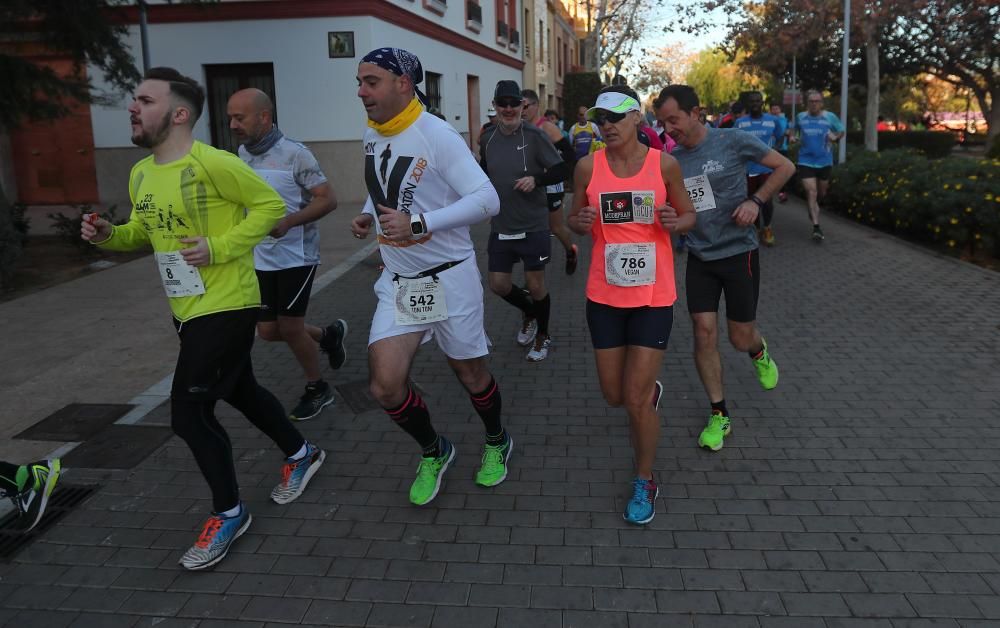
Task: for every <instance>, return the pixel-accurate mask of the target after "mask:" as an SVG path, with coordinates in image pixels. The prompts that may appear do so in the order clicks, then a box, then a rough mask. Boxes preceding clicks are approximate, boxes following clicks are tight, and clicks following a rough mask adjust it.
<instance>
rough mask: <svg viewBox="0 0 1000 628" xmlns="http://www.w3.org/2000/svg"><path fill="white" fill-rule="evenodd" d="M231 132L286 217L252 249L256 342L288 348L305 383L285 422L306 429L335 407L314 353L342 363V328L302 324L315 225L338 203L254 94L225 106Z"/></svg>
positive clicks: (307, 155) (263, 98)
mask: <svg viewBox="0 0 1000 628" xmlns="http://www.w3.org/2000/svg"><path fill="white" fill-rule="evenodd" d="M226 114H227V115H228V116H229V130H230V131H232V133H233V135H234V136H235V137H236V139H237V141H238V142H239V143H240V148H239V155H240V159H242V160H243V161H245V162H246V163H247V165H249V166H250V167H251V168H253V169H254V171H255V172H256V173H257V174H259V175H260V176H261V177H262V178H263V179H264V180H265V181H267V182H268V183H269V184H270V185H271V187H273V188H274V190H275V191H276V192H277V193H278V194H280V195H281V199H282V200H283V201H285V217H284V218H282V219H281V220H279V221H278V224H276V225H275V226H274V228H273V229H271V232H270V233H269V234H268V236H267V237H266V238H264V239H263V240H262V241H261V243H260V244H258V245H257V246H256V248H254V252H253V253H254V267H255V268H256V270H257V280H258V281H259V282H260V299H261V303H260V318H259V319H258V321H257V335H258V336H260V337H261V338H262V339H263V340H267V341H272V342H274V341H282V342H284V343H286V344H287V345H288V347H289V348H290V349H291V350H292V353H293V354H294V355H295V359H296V360H297V361H298V363H299V365H300V366H301V367H302V370H303V371H304V374H305V378H306V386H305V392H304V393H303V395H302V398H301V399H300V400H299V403H298V404H297V405H296V406H295V408H293V409H292V412H291V414H290V415H289V417H290V418H291V419H292V420H294V421H305V420H306V419H312V418H314V417H316V416H319V413H320V412H322V411H323V408H325V407H327V406H329V405H331V404H333V403H334V402H335V398H334V395H333V387H332V386H330V384H329V383H327V382H326V381H324V380H323V376H322V374H321V373H320V369H319V352H320V349H322V350H323V351H325V352H326V353H327V354H328V357H329V362H330V367H331V368H333V369H339V368H340V367H341V366H343V364H344V361H345V360H346V359H347V354H346V353H345V351H344V338H345V337H346V335H347V322H346V321H345V320H343V319H338V320H336V321H334V322H333V323H332V324H331V325H328V326H327V327H325V328H320V327H316V326H315V325H307V324H306V323H305V315H306V308H308V306H309V293H310V290H311V288H312V282H313V279H314V278H315V275H316V268H317V267H318V266H319V228H318V225H317V221H319V219H321V218H322V217H323V216H326V215H327V214H329V213H330V212H332V211H333V210H334V209H336V208H337V198H336V196H335V195H334V193H333V188H332V187H331V186H330V184H329V182H327V179H326V175H324V174H323V171H322V170H320V167H319V163H318V162H317V161H316V157H314V156H313V154H312V153H311V152H310V151H309V149H308V148H306V147H305V146H304V145H303V144H300V143H299V142H296V141H294V140H291V139H289V138H287V137H285V135H284V134H283V133H282V132H281V131H280V130H279V129H278V127H277V126H276V125H275V124H274V103H272V102H271V98H270V97H269V96H268V95H267V94H265V93H264V92H262V91H260V90H259V89H255V88H249V89H242V90H240V91H238V92H236V93H235V94H233V95H232V96H230V97H229V103H228V104H227V105H226Z"/></svg>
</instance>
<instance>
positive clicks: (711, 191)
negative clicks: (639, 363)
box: [656, 85, 795, 451]
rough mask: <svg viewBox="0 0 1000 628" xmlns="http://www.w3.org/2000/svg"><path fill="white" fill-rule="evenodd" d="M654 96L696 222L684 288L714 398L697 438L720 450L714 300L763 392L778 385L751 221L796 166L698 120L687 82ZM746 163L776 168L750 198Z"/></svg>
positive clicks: (724, 413) (698, 355) (725, 417)
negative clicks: (763, 331)
mask: <svg viewBox="0 0 1000 628" xmlns="http://www.w3.org/2000/svg"><path fill="white" fill-rule="evenodd" d="M657 102H658V103H659V105H658V106H657V108H656V117H657V119H659V121H660V122H661V123H662V124H663V126H664V128H665V129H666V131H667V134H668V135H670V137H672V138H673V139H674V141H676V142H677V147H676V148H674V150H673V152H672V153H671V155H673V156H674V157H675V158H676V159H677V161H679V162H680V164H681V171H682V173H683V176H684V187H685V188H687V192H688V195H689V196H690V197H691V201H692V203H693V204H694V208H695V213H696V216H697V223H696V226H695V228H694V229H693V230H691V231H689V232H688V234H687V245H688V251H689V254H688V262H687V276H686V290H687V301H688V311H689V312H690V314H691V320H692V323H693V325H694V336H695V352H694V355H695V364H696V365H697V367H698V375H699V376H700V377H701V383H702V384H703V385H704V387H705V392H706V393H708V396H709V402H710V403H711V414H710V415H709V419H708V425H707V426H706V427H705V429H704V430H703V431H702V433H701V436H700V437H699V439H698V444H699V446H701V447H706V448H708V449H711V450H712V451H718V450H720V449H722V445H723V439H724V438H725V437H726V436H728V435H729V433H730V432H731V431H732V427H731V424H730V419H729V412H728V410H727V409H726V402H725V395H724V391H723V386H722V357H721V355H720V354H719V348H718V343H719V339H718V333H719V332H718V316H719V314H718V312H719V298H720V297H721V296H722V294H723V292H724V293H725V295H726V318H727V319H728V331H729V341H730V342H731V343H732V345H733V346H734V347H735V348H736V349H737V350H739V351H746V352H747V353H748V354H749V355H750V358H751V359H752V360H753V364H754V367H755V368H756V370H757V379H758V380H759V381H760V384H761V386H762V387H763V388H764V389H765V390H770V389H772V388H774V387H775V386H777V385H778V367H777V365H776V364H775V363H774V360H772V359H771V356H770V355H769V354H768V351H767V343H766V342H764V338H763V337H762V336H761V335H760V332H759V331H758V330H757V325H756V323H755V320H756V317H757V297H758V294H759V290H760V261H759V258H758V250H757V249H758V246H759V245H758V241H757V230H756V229H755V228H754V222H755V221H756V220H757V214H758V213H759V212H760V209H761V208H762V207H763V206H764V203H765V202H766V201H768V200H769V199H770V198H771V196H772V195H773V194H774V193H775V192H777V191H778V190H779V189H780V188H781V186H782V185H784V183H785V181H787V180H788V178H789V177H791V176H792V173H793V172H795V166H793V165H792V162H790V161H788V160H787V159H785V158H784V157H782V156H781V155H779V154H778V152H777V151H775V150H774V149H772V148H768V147H767V145H766V144H764V143H763V142H761V141H760V140H758V139H757V138H755V137H754V136H752V135H750V134H749V133H746V132H744V131H741V130H739V129H711V128H708V127H706V126H704V125H703V124H701V123H700V122H699V119H698V116H699V113H700V111H699V109H700V107H699V106H698V96H697V94H695V91H694V89H692V88H691V87H689V86H687V85H670V86H668V87H665V88H664V89H663V91H661V92H660V97H659V99H658V101H657ZM751 162H755V163H759V164H761V165H764V166H766V167H768V168H770V169H772V170H773V171H774V173H773V174H772V175H771V176H770V177H769V178H768V180H767V182H766V183H764V184H762V185H761V186H760V188H759V189H758V190H757V192H756V193H755V194H753V195H750V196H748V195H747V182H746V167H747V164H748V163H751Z"/></svg>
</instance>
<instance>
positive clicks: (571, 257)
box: [566, 244, 580, 275]
mask: <svg viewBox="0 0 1000 628" xmlns="http://www.w3.org/2000/svg"><path fill="white" fill-rule="evenodd" d="M579 251H580V249H579V247H577V246H576V245H575V244H571V245H570V246H569V249H568V250H567V251H566V274H567V275H572V274H573V273H575V272H576V264H577V261H579V255H578V253H579Z"/></svg>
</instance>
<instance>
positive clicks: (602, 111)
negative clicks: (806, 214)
mask: <svg viewBox="0 0 1000 628" xmlns="http://www.w3.org/2000/svg"><path fill="white" fill-rule="evenodd" d="M640 110H641V106H640V105H639V100H638V98H637V97H636V96H635V92H633V91H632V90H630V89H628V88H627V87H624V88H623V87H618V86H614V87H606V88H604V89H602V90H601V92H600V94H599V95H598V97H597V103H596V104H595V105H594V107H593V108H592V109H590V111H589V116H590V117H591V119H593V120H596V121H597V123H598V124H599V125H600V128H601V132H602V133H603V135H604V137H605V138H606V140H605V141H606V142H607V148H606V149H604V150H600V151H598V152H596V153H594V155H593V156H588V157H586V158H585V159H583V160H582V161H580V162H579V163H578V164H577V166H576V173H575V174H574V177H573V209H572V211H570V214H569V218H568V222H569V225H570V228H572V229H573V231H575V232H577V233H579V234H580V235H586V234H588V233H589V234H590V235H591V237H592V238H593V249H592V254H591V263H590V272H589V273H588V275H587V325H588V327H589V328H590V337H591V341H592V343H593V346H594V359H595V361H596V362H597V375H598V379H599V380H600V384H601V392H602V393H603V394H604V398H605V399H606V400H607V402H608V404H609V405H611V406H613V407H616V408H617V407H620V406H622V405H624V406H625V409H626V411H627V412H628V417H629V436H630V441H631V443H632V449H633V452H634V454H635V479H634V480H632V497H631V499H630V500H629V502H628V504H627V505H626V506H625V512H624V517H625V520H626V521H629V522H631V523H636V524H645V523H649V522H650V521H652V520H653V517H654V516H655V514H656V506H655V500H656V496H657V494H658V493H659V489H658V488H657V485H656V480H655V479H654V478H653V463H654V460H655V457H656V446H657V442H658V441H659V435H660V418H659V416H657V409H658V407H659V404H660V396H661V395H662V394H663V385H662V384H661V383H660V382H659V381H657V380H656V375H657V374H658V373H659V372H660V367H661V365H662V363H663V354H664V351H665V350H666V348H667V340H668V339H669V337H670V327H671V326H672V324H673V309H674V308H673V304H674V301H676V299H677V289H676V287H675V285H674V255H673V252H672V250H671V245H670V236H671V233H679V232H683V231H686V230H688V229H690V228H691V227H693V226H694V223H695V216H694V208H693V207H692V206H691V201H690V200H689V199H688V196H687V194H686V193H685V192H684V186H683V183H682V182H681V170H680V166H679V165H678V164H677V160H675V159H674V158H673V157H671V156H669V155H667V154H666V153H663V152H661V151H656V150H653V149H651V148H648V147H646V146H643V145H642V144H641V143H640V142H639V141H638V135H637V134H636V130H637V129H638V127H639V125H640V113H639V112H640ZM598 208H599V209H598ZM598 215H600V219H598ZM594 260H597V261H596V262H595V261H594Z"/></svg>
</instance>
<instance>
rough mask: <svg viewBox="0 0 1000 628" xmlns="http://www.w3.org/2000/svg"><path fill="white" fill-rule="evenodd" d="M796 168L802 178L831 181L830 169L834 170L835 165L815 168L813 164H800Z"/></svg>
mask: <svg viewBox="0 0 1000 628" xmlns="http://www.w3.org/2000/svg"><path fill="white" fill-rule="evenodd" d="M796 169H797V173H798V175H799V178H800V179H819V180H820V181H829V180H830V171H831V170H833V166H823V167H822V168H813V167H812V166H803V165H802V164H799V165H798V166H796Z"/></svg>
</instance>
